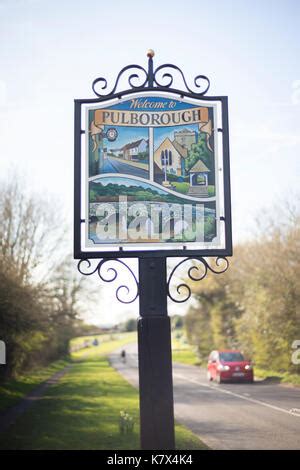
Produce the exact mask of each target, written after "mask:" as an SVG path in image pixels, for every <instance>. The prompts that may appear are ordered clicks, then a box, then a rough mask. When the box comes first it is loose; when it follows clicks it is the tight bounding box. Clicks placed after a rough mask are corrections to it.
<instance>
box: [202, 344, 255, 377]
mask: <svg viewBox="0 0 300 470" xmlns="http://www.w3.org/2000/svg"><path fill="white" fill-rule="evenodd" d="M207 378H208V380H216V381H217V382H218V383H222V382H227V381H228V382H229V381H233V380H234V381H235V380H236V381H243V382H249V383H250V382H253V365H252V363H251V361H246V360H245V358H244V356H243V354H242V353H241V352H240V351H237V350H223V351H212V352H211V353H210V355H209V358H208V365H207Z"/></svg>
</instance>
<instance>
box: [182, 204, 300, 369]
mask: <svg viewBox="0 0 300 470" xmlns="http://www.w3.org/2000/svg"><path fill="white" fill-rule="evenodd" d="M272 213H273V214H275V216H274V218H273V220H271V219H270V220H268V221H267V222H264V223H263V224H260V226H259V228H258V230H257V233H256V236H255V237H254V238H253V239H251V241H247V242H244V243H241V244H239V245H238V246H236V247H235V249H234V256H233V257H232V258H229V261H230V266H229V269H228V270H227V272H226V273H224V274H220V275H215V274H209V275H208V276H207V278H205V279H204V280H202V281H200V282H198V283H197V282H191V284H192V286H191V287H192V290H193V291H194V292H195V296H194V300H195V302H194V305H193V306H192V307H191V308H190V309H189V311H188V314H187V315H186V317H185V328H186V333H187V337H188V340H189V342H190V343H192V344H193V345H195V346H196V347H197V349H198V353H199V356H200V359H201V360H202V361H203V362H205V361H206V359H207V356H208V354H209V352H210V351H211V350H213V349H223V348H226V349H228V348H230V349H231V348H238V349H241V350H242V351H243V352H244V354H245V355H246V356H247V357H249V358H252V359H253V360H254V361H255V363H256V364H257V365H258V366H259V367H261V368H268V369H269V370H274V371H290V372H296V373H300V369H299V367H300V366H299V365H296V364H293V363H292V360H291V357H292V353H293V349H292V348H293V343H294V342H295V341H297V340H300V215H299V210H298V209H296V208H291V206H289V205H286V206H285V207H282V208H278V207H277V208H274V210H273V212H272ZM264 217H265V214H264ZM196 266H197V265H196ZM193 274H195V271H194V273H193Z"/></svg>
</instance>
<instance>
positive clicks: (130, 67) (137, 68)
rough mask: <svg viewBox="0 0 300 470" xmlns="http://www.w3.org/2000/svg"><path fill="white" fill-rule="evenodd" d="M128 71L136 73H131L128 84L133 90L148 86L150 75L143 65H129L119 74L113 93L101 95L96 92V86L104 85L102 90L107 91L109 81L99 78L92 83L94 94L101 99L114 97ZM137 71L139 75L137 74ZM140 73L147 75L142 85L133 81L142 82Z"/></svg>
mask: <svg viewBox="0 0 300 470" xmlns="http://www.w3.org/2000/svg"><path fill="white" fill-rule="evenodd" d="M127 70H134V71H135V73H131V74H130V75H129V77H128V84H129V86H130V87H131V88H133V89H137V90H138V89H140V88H143V87H145V86H146V84H147V82H148V73H147V71H146V70H145V69H144V67H142V66H141V65H135V64H133V65H127V66H126V67H124V68H123V69H122V70H121V71H120V72H119V74H118V76H117V79H116V82H115V85H114V87H113V89H112V90H111V91H109V92H108V93H99V92H97V90H96V85H97V84H98V85H99V84H100V83H102V86H101V90H105V89H106V88H107V80H106V78H104V77H99V78H96V79H95V80H94V81H93V83H92V89H93V92H94V93H95V95H97V96H98V97H99V98H104V97H106V98H107V97H109V96H111V95H114V94H115V91H116V90H117V88H118V84H119V81H120V78H121V77H122V75H123V74H124V73H125V72H126V71H127ZM137 71H138V72H139V73H137ZM140 71H142V72H143V73H144V74H145V78H144V80H143V81H142V82H141V83H140V84H134V82H133V80H136V79H140V80H141V77H140Z"/></svg>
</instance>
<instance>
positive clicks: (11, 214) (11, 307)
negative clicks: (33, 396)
mask: <svg viewBox="0 0 300 470" xmlns="http://www.w3.org/2000/svg"><path fill="white" fill-rule="evenodd" d="M0 219H1V224H0V339H1V340H3V341H4V342H5V344H6V365H4V366H3V365H2V366H1V367H0V379H2V380H4V379H7V378H10V377H13V376H16V375H17V374H19V373H20V372H24V371H25V370H26V369H30V368H32V367H34V366H36V365H42V364H46V363H48V362H49V361H52V360H54V359H56V358H58V357H61V356H63V355H64V354H67V352H68V344H69V339H70V338H71V337H73V336H74V335H75V334H77V333H78V330H80V328H81V326H82V320H81V319H80V292H81V288H82V280H81V279H80V278H79V277H76V274H75V273H76V271H75V269H74V266H73V265H72V262H71V260H72V258H71V256H67V255H66V253H68V252H69V247H68V246H67V245H66V227H65V223H64V222H63V220H62V216H61V212H60V210H59V208H58V205H56V204H54V203H53V201H50V200H47V198H41V197H37V196H34V195H32V194H31V193H30V192H29V191H28V189H26V187H25V186H24V184H23V183H22V182H21V181H20V180H18V179H17V178H16V177H13V178H12V179H11V180H10V181H8V182H6V183H4V182H2V185H1V191H0Z"/></svg>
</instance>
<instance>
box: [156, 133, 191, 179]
mask: <svg viewBox="0 0 300 470" xmlns="http://www.w3.org/2000/svg"><path fill="white" fill-rule="evenodd" d="M187 155H188V151H187V149H186V148H184V147H183V146H182V145H180V144H179V143H178V142H177V141H176V140H173V141H171V140H170V139H169V138H168V137H167V138H166V139H165V140H163V141H162V143H161V144H160V145H159V147H157V149H156V150H155V152H154V162H155V163H156V165H157V166H158V167H159V168H160V169H161V170H163V171H166V172H168V173H173V174H174V175H177V176H184V175H185V159H186V157H187Z"/></svg>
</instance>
